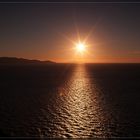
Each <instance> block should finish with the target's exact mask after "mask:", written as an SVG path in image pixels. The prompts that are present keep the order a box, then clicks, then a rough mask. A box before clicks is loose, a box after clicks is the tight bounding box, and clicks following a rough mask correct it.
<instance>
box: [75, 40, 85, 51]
mask: <svg viewBox="0 0 140 140" xmlns="http://www.w3.org/2000/svg"><path fill="white" fill-rule="evenodd" d="M76 50H77V51H78V52H80V53H83V52H84V51H85V50H86V45H85V44H84V43H82V42H79V43H77V44H76Z"/></svg>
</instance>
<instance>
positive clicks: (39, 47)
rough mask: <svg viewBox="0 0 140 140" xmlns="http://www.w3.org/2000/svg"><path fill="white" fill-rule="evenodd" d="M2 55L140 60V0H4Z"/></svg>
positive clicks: (0, 33) (0, 8)
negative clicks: (82, 45) (82, 48)
mask: <svg viewBox="0 0 140 140" xmlns="http://www.w3.org/2000/svg"><path fill="white" fill-rule="evenodd" d="M79 37H80V40H81V42H82V41H84V40H85V39H86V46H87V47H86V52H85V53H84V54H82V55H81V54H78V53H77V52H76V50H75V44H74V43H77V42H78V39H79ZM0 56H8V57H20V58H27V59H39V60H52V61H56V62H87V63H88V62H89V63H98V62H99V63H100V62H101V63H140V3H57V2H56V3H0Z"/></svg>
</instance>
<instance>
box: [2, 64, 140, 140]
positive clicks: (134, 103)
mask: <svg viewBox="0 0 140 140" xmlns="http://www.w3.org/2000/svg"><path fill="white" fill-rule="evenodd" d="M0 120H1V121H0V131H1V135H6V136H25V137H26V136H33V137H38V136H39V137H55V138H56V137H58V138H59V137H64V138H65V137H73V138H79V137H138V136H140V64H85V65H84V64H79V65H74V64H55V65H44V66H43V65H42V66H39V65H38V66H37V65H36V66H25V65H24V66H1V67H0Z"/></svg>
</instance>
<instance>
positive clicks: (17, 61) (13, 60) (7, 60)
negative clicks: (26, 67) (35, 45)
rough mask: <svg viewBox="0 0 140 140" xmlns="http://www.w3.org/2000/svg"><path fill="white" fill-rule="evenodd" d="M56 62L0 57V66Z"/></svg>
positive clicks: (51, 62)
mask: <svg viewBox="0 0 140 140" xmlns="http://www.w3.org/2000/svg"><path fill="white" fill-rule="evenodd" d="M55 63H56V62H53V61H50V60H46V61H41V60H35V59H25V58H17V57H0V65H1V64H2V65H9V64H17V65H18V64H19V65H20V64H55Z"/></svg>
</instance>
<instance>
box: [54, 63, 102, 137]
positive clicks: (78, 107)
mask: <svg viewBox="0 0 140 140" xmlns="http://www.w3.org/2000/svg"><path fill="white" fill-rule="evenodd" d="M59 99H60V100H61V103H58V110H57V111H58V114H59V121H60V122H59V123H58V126H57V127H58V128H60V130H61V131H57V132H56V133H57V134H56V135H58V136H60V137H73V138H79V137H91V136H92V137H93V136H96V137H97V136H99V137H103V132H102V126H101V124H102V120H104V118H103V115H102V111H101V110H102V108H101V106H100V105H99V102H98V100H99V95H98V92H97V89H96V85H95V84H93V82H92V83H91V81H90V78H89V75H88V73H87V71H86V67H85V66H84V65H80V64H79V65H77V66H75V70H74V72H73V74H72V76H71V79H70V80H69V81H68V83H67V84H66V85H65V86H63V87H60V89H59ZM59 102H60V101H59Z"/></svg>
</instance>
